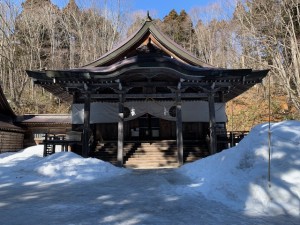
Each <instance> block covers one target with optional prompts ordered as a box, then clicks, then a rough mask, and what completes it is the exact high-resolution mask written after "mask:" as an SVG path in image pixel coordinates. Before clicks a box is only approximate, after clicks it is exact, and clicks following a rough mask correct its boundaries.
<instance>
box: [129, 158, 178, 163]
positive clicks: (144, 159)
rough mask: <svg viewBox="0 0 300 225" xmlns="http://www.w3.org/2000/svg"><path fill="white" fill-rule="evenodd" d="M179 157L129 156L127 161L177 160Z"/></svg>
mask: <svg viewBox="0 0 300 225" xmlns="http://www.w3.org/2000/svg"><path fill="white" fill-rule="evenodd" d="M176 160H177V157H167V158H166V157H136V158H129V159H128V160H127V162H129V161H130V162H133V161H134V162H148V161H157V162H159V161H176Z"/></svg>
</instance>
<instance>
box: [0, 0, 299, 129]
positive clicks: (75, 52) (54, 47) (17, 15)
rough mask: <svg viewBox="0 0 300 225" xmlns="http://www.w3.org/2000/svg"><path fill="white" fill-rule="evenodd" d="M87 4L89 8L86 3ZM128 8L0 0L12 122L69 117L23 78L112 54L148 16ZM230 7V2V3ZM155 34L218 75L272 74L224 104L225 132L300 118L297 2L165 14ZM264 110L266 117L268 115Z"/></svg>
mask: <svg viewBox="0 0 300 225" xmlns="http://www.w3.org/2000/svg"><path fill="white" fill-rule="evenodd" d="M86 2H88V1H86ZM126 2H127V1H122V0H112V1H98V4H86V5H88V7H87V6H86V5H84V4H83V5H80V6H79V5H77V4H76V2H75V1H74V0H70V1H69V3H68V4H67V5H66V6H65V7H63V8H59V7H57V6H55V5H54V4H52V3H51V1H50V0H26V1H24V2H23V3H22V5H21V6H20V5H17V4H16V3H15V2H14V1H12V0H0V81H1V86H2V88H3V91H4V93H5V95H6V97H7V99H8V100H9V103H10V105H11V107H12V108H13V109H14V111H15V112H16V114H25V113H69V112H70V109H71V106H70V104H68V103H65V102H62V101H61V100H60V99H58V98H56V97H55V96H53V95H52V94H50V93H48V92H46V91H44V90H43V89H42V88H39V87H37V86H35V85H34V84H33V82H32V80H30V79H29V77H28V76H27V74H26V70H45V69H66V68H76V67H80V66H83V65H86V64H87V63H89V62H92V61H94V60H96V59H97V58H99V57H100V56H102V55H103V54H105V53H106V52H108V51H109V50H111V49H112V48H114V47H115V46H116V45H118V44H119V43H120V42H122V41H123V40H124V39H126V38H127V37H128V36H130V35H131V34H133V33H134V32H136V31H137V30H138V29H139V28H140V26H141V25H142V24H143V22H144V20H145V18H146V15H147V13H146V12H143V11H137V12H132V11H130V9H129V8H128V6H127V4H126ZM235 2H236V1H235ZM150 16H151V17H152V19H153V20H154V21H155V23H156V26H157V27H158V28H159V29H160V30H161V31H162V32H163V33H164V34H166V35H167V36H169V37H170V38H171V39H172V40H174V41H175V42H176V43H178V44H179V45H181V46H182V47H183V48H185V49H186V50H188V51H190V52H191V53H193V54H194V55H195V56H196V57H198V58H199V59H201V60H202V61H204V62H205V63H208V64H211V65H213V66H216V67H222V68H252V69H270V72H269V77H267V78H265V80H264V81H263V83H262V84H260V85H256V86H255V87H254V88H252V89H250V90H249V91H247V92H246V93H244V94H243V95H241V96H239V97H238V98H236V99H234V100H232V101H230V102H229V103H228V104H227V115H228V125H227V127H228V130H248V129H250V128H251V127H252V126H253V125H255V124H258V123H261V122H266V121H267V120H268V119H269V118H270V119H271V120H272V121H280V120H284V119H299V118H300V71H299V70H300V1H299V0H285V1H284V0H281V1H278V0H240V1H237V3H235V4H230V3H229V2H228V1H226V3H225V2H223V3H222V4H221V3H220V4H219V3H216V4H212V5H209V6H207V7H197V8H196V7H195V8H193V9H191V11H190V12H186V11H184V10H182V11H180V12H176V11H175V10H171V11H170V12H169V14H168V15H166V16H165V17H164V18H162V19H157V18H156V17H155V12H150ZM269 108H270V113H269Z"/></svg>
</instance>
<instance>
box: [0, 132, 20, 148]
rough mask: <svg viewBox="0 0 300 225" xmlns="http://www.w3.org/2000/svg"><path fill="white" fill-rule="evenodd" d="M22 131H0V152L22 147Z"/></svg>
mask: <svg viewBox="0 0 300 225" xmlns="http://www.w3.org/2000/svg"><path fill="white" fill-rule="evenodd" d="M23 140H24V134H23V133H16V132H8V131H0V153H3V152H13V151H18V150H20V149H23Z"/></svg>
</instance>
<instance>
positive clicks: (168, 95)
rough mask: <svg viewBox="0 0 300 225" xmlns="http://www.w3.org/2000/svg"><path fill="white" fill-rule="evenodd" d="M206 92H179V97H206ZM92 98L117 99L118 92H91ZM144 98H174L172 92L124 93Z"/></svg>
mask: <svg viewBox="0 0 300 225" xmlns="http://www.w3.org/2000/svg"><path fill="white" fill-rule="evenodd" d="M207 97H208V94H207V93H181V98H207ZM91 98H92V99H118V98H119V96H118V94H92V96H91ZM145 98H172V99H173V98H174V94H173V93H161V94H159V93H158V94H126V99H145Z"/></svg>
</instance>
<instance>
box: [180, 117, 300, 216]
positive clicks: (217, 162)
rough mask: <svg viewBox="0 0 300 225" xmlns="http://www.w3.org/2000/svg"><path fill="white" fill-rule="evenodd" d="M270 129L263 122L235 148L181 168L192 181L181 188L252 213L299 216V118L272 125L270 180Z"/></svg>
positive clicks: (186, 191)
mask: <svg viewBox="0 0 300 225" xmlns="http://www.w3.org/2000/svg"><path fill="white" fill-rule="evenodd" d="M268 128H269V126H268V124H261V125H258V126H256V127H254V128H253V129H252V130H251V132H250V133H249V135H247V136H246V137H245V138H244V139H243V140H242V141H241V142H240V143H239V144H238V145H237V146H236V147H234V148H231V149H228V150H224V151H222V152H220V153H218V154H215V155H213V156H210V157H207V158H205V159H201V160H198V161H196V162H194V163H190V164H186V165H184V166H182V167H181V168H179V169H178V171H179V172H180V173H182V174H184V175H187V176H188V177H190V178H191V179H192V181H193V183H192V184H191V185H189V188H188V189H187V188H186V187H184V188H183V187H181V188H180V189H179V190H178V191H181V192H185V193H188V192H192V193H193V192H200V193H202V194H203V195H204V196H206V197H207V198H208V199H211V200H215V201H219V202H221V203H223V204H225V205H228V206H231V207H233V208H236V209H241V210H244V209H246V210H248V211H249V212H251V211H253V214H255V213H257V211H258V212H261V213H264V214H270V215H273V216H274V214H282V213H287V214H291V215H298V216H299V213H300V122H299V121H284V122H280V123H273V124H271V129H270V131H271V164H270V165H271V166H270V168H271V169H270V175H271V176H270V178H271V182H270V183H269V182H268V180H269V176H268V174H269V173H268V171H269V170H268V165H269V148H268V131H269V129H268ZM269 184H270V185H271V187H270V186H269ZM254 211H256V212H254Z"/></svg>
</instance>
